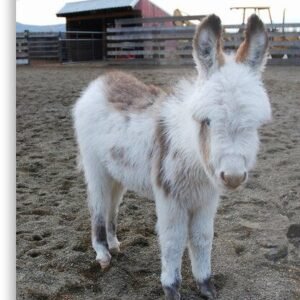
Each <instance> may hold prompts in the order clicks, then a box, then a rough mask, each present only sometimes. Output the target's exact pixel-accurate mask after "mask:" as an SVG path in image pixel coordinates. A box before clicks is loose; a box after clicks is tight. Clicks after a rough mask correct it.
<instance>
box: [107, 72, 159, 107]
mask: <svg viewBox="0 0 300 300" xmlns="http://www.w3.org/2000/svg"><path fill="white" fill-rule="evenodd" d="M105 82H106V86H107V89H106V93H107V100H108V102H109V103H111V104H112V105H113V107H114V108H115V109H116V110H119V111H131V112H137V111H142V110H146V109H147V108H148V107H150V106H152V105H153V104H154V103H155V102H156V100H157V99H158V98H160V97H161V96H162V95H163V94H164V92H163V90H162V89H160V88H159V87H156V86H154V85H149V86H148V85H146V84H144V83H143V82H141V81H139V80H138V79H137V78H135V77H134V76H132V75H130V74H127V73H123V72H118V71H115V72H109V73H107V74H106V76H105Z"/></svg>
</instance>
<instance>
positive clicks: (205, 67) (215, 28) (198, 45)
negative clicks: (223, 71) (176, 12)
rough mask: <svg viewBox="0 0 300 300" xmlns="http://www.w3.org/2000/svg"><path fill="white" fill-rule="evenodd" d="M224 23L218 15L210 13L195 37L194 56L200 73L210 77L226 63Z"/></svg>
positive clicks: (200, 25) (198, 28)
mask: <svg viewBox="0 0 300 300" xmlns="http://www.w3.org/2000/svg"><path fill="white" fill-rule="evenodd" d="M221 36H222V25H221V20H220V18H219V17H218V16H216V15H209V16H207V17H206V18H205V19H203V21H202V22H201V23H200V24H199V25H198V26H197V28H196V32H195V35H194V39H193V57H194V61H195V63H196V66H197V69H198V72H199V73H202V74H204V76H206V77H208V76H209V75H210V74H211V73H212V72H213V71H214V70H216V69H217V68H218V67H219V66H220V65H223V64H224V56H223V51H222V41H221Z"/></svg>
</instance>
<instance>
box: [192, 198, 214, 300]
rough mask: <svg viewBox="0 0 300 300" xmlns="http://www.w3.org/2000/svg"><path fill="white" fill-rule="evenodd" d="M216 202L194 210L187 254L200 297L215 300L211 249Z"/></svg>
mask: <svg viewBox="0 0 300 300" xmlns="http://www.w3.org/2000/svg"><path fill="white" fill-rule="evenodd" d="M216 205H217V201H212V202H211V203H209V204H208V206H205V207H201V208H198V209H195V210H194V211H193V213H192V214H191V219H190V224H189V243H188V245H189V254H190V258H191V262H192V271H193V275H194V278H195V279H196V282H197V286H198V288H199V290H200V293H201V296H203V297H205V298H206V299H215V298H216V289H215V287H214V285H213V283H212V281H211V249H212V241H213V236H214V216H215V212H216Z"/></svg>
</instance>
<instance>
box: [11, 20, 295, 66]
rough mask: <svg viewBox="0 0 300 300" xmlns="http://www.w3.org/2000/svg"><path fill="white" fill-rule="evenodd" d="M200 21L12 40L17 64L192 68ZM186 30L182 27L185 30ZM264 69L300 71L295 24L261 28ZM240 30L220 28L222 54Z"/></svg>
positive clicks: (119, 24) (129, 24) (131, 23)
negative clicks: (265, 38)
mask: <svg viewBox="0 0 300 300" xmlns="http://www.w3.org/2000/svg"><path fill="white" fill-rule="evenodd" d="M202 18H203V16H180V17H159V18H131V19H119V20H115V26H114V27H111V28H107V30H106V32H94V31H90V32H86V31H67V32H37V33H36V32H22V33H17V34H16V46H17V47H16V52H17V53H16V56H17V63H18V61H19V62H20V63H26V61H27V62H28V61H30V60H36V59H42V60H53V61H59V62H75V61H93V60H105V61H107V62H109V63H111V64H141V63H142V64H159V65H163V64H193V60H192V39H193V35H194V32H195V25H192V24H193V23H191V22H190V21H194V22H195V23H197V22H200V21H201V19H202ZM186 24H187V25H186ZM266 27H267V30H268V34H269V39H270V50H269V59H268V63H269V64H289V65H300V23H289V24H284V25H283V24H266ZM244 29H245V28H244V25H225V26H224V35H223V40H224V49H225V51H227V52H229V51H232V50H236V49H237V47H238V46H239V45H240V43H241V42H242V40H243V38H244V35H243V31H244Z"/></svg>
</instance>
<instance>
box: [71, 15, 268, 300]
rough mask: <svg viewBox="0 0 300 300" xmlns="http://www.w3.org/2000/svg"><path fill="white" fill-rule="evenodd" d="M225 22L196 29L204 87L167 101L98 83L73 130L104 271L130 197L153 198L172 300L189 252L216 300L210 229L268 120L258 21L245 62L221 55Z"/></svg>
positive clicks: (198, 83)
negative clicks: (121, 212)
mask: <svg viewBox="0 0 300 300" xmlns="http://www.w3.org/2000/svg"><path fill="white" fill-rule="evenodd" d="M221 32H222V27H221V22H220V19H219V18H218V17H217V16H215V15H211V16H209V17H207V18H206V19H204V20H203V22H202V23H201V24H200V26H198V27H197V29H196V33H195V37H194V43H193V46H194V50H193V56H194V59H195V62H196V65H197V69H198V71H199V76H198V77H197V78H194V79H193V78H192V79H190V80H189V81H187V80H183V81H181V82H180V83H179V84H178V86H176V87H175V88H174V91H173V92H172V93H171V94H169V95H167V94H165V93H164V92H163V91H161V90H160V89H158V88H155V87H153V86H146V85H144V84H143V83H141V82H139V81H138V80H137V79H135V78H134V77H132V76H130V75H128V74H124V73H120V72H117V73H109V74H106V75H104V76H102V77H100V78H98V79H96V80H95V81H93V82H92V83H91V84H90V85H89V86H88V87H87V89H86V90H85V91H84V92H83V93H82V96H81V97H80V98H79V100H78V101H77V103H76V105H75V107H74V110H73V116H74V127H75V133H76V137H77V142H78V146H79V152H80V157H81V160H82V166H83V170H84V174H85V179H86V183H87V188H88V195H89V207H90V213H91V218H92V243H93V247H94V249H95V251H96V253H97V260H98V261H99V262H100V265H101V267H102V268H105V267H107V266H108V265H109V264H110V259H111V252H112V251H119V242H118V239H117V237H116V219H117V213H118V207H119V204H120V201H121V199H122V196H123V194H124V192H125V189H130V190H133V191H135V192H137V193H138V194H140V195H142V196H146V197H148V198H154V199H155V201H156V212H157V217H158V222H157V230H158V234H159V240H160V247H161V260H162V274H161V282H162V285H163V288H164V291H165V295H166V298H167V299H179V298H180V295H179V287H180V282H181V271H180V270H181V259H182V255H183V252H184V249H185V247H186V246H188V248H189V254H190V257H191V262H192V271H193V275H194V277H195V279H196V281H197V284H198V287H199V290H200V293H201V294H202V295H204V296H206V297H208V298H214V297H215V296H216V292H215V289H214V286H213V284H212V282H211V280H210V278H211V259H210V256H211V248H212V240H213V223H214V216H215V213H216V209H217V205H218V199H219V193H220V189H223V188H230V189H235V188H237V187H238V186H240V185H242V184H243V183H244V182H245V181H246V180H247V173H248V171H249V170H250V169H251V168H252V167H253V166H254V163H255V158H256V154H257V151H258V144H259V139H258V133H257V130H258V128H259V127H260V126H261V125H262V124H264V123H265V122H267V121H269V120H270V119H271V108H270V104H269V100H268V96H267V93H266V91H265V89H264V87H263V84H262V81H261V74H260V70H261V69H262V68H263V65H264V62H265V59H264V57H265V56H266V51H267V36H266V33H265V29H264V26H263V24H262V22H261V21H260V19H259V18H258V17H257V16H256V15H252V16H251V17H250V18H249V20H248V24H247V30H246V40H245V42H244V43H243V44H242V45H241V47H240V49H239V51H238V55H237V56H235V55H231V56H227V55H225V54H224V53H223V51H222V47H221Z"/></svg>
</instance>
